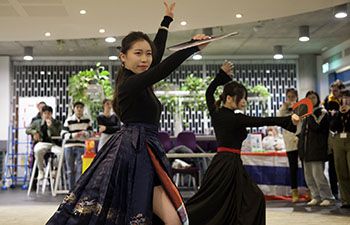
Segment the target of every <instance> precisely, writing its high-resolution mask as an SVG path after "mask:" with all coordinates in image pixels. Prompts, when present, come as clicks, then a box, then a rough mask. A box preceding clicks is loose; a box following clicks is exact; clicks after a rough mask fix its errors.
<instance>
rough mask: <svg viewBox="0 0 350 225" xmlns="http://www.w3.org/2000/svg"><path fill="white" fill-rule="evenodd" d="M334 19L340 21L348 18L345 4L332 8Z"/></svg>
mask: <svg viewBox="0 0 350 225" xmlns="http://www.w3.org/2000/svg"><path fill="white" fill-rule="evenodd" d="M333 14H334V17H335V18H338V19H341V18H345V17H347V16H348V6H347V4H343V5H338V6H336V7H334V13H333Z"/></svg>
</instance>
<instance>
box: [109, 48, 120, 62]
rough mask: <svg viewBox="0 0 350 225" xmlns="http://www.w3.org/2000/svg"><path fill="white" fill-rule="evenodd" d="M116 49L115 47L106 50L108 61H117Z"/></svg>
mask: <svg viewBox="0 0 350 225" xmlns="http://www.w3.org/2000/svg"><path fill="white" fill-rule="evenodd" d="M117 55H118V49H117V48H116V47H109V48H108V59H109V60H118V56H117Z"/></svg>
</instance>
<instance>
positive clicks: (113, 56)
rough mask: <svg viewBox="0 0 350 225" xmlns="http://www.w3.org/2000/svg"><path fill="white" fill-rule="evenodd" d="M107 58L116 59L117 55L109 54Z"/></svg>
mask: <svg viewBox="0 0 350 225" xmlns="http://www.w3.org/2000/svg"><path fill="white" fill-rule="evenodd" d="M108 59H109V60H118V56H116V55H110V56H108Z"/></svg>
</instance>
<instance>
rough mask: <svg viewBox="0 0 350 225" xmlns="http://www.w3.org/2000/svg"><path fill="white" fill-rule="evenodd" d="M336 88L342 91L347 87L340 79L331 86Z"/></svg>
mask: <svg viewBox="0 0 350 225" xmlns="http://www.w3.org/2000/svg"><path fill="white" fill-rule="evenodd" d="M334 87H337V88H338V89H339V90H341V89H344V88H345V85H344V84H343V82H342V81H341V80H339V79H338V80H335V81H334V82H333V83H332V84H331V88H334Z"/></svg>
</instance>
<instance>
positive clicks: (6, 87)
mask: <svg viewBox="0 0 350 225" xmlns="http://www.w3.org/2000/svg"><path fill="white" fill-rule="evenodd" d="M0 81H1V82H0V90H1V95H0V106H1V110H0V124H1V126H0V151H1V150H2V149H3V148H4V147H5V148H6V141H7V138H8V127H9V121H10V107H11V105H10V84H11V83H10V81H11V78H10V57H9V56H0ZM4 143H5V146H4V145H3V144H4Z"/></svg>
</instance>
